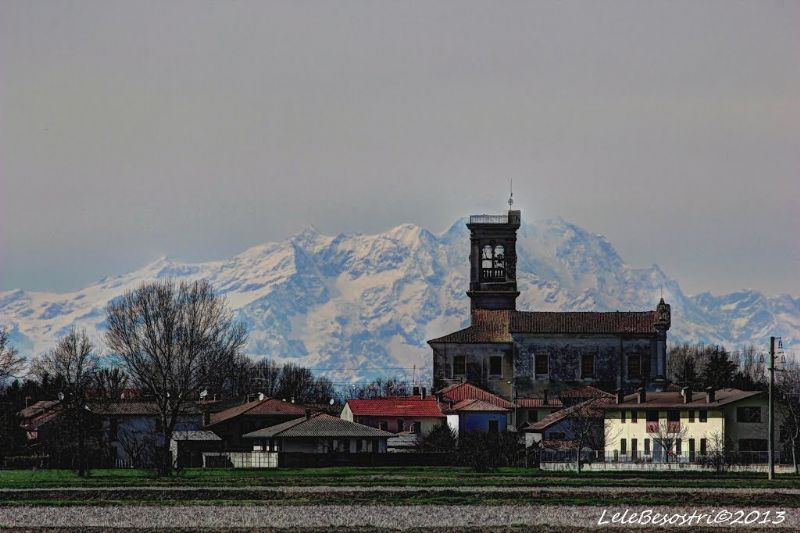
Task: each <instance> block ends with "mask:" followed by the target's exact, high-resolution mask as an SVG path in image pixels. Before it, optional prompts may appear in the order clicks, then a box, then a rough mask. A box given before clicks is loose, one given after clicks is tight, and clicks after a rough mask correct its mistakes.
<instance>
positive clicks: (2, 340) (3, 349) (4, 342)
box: [0, 328, 25, 387]
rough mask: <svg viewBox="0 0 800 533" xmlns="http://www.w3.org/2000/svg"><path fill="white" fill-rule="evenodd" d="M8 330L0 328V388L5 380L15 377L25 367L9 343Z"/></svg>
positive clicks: (22, 360) (23, 360)
mask: <svg viewBox="0 0 800 533" xmlns="http://www.w3.org/2000/svg"><path fill="white" fill-rule="evenodd" d="M9 340H10V339H9V335H8V330H7V329H6V328H0V387H2V386H3V384H4V383H5V382H6V380H7V379H9V378H13V377H16V376H17V375H19V373H20V372H22V370H23V368H24V367H25V359H24V358H23V357H20V355H19V352H18V351H17V349H16V348H14V347H13V346H11V344H10V342H9Z"/></svg>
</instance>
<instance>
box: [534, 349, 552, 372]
mask: <svg viewBox="0 0 800 533" xmlns="http://www.w3.org/2000/svg"><path fill="white" fill-rule="evenodd" d="M549 359H550V355H549V354H548V353H547V352H539V353H537V354H536V373H537V374H547V373H548V372H549V366H550V365H549V362H550V361H549Z"/></svg>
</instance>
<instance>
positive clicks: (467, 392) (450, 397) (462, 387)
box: [437, 383, 513, 409]
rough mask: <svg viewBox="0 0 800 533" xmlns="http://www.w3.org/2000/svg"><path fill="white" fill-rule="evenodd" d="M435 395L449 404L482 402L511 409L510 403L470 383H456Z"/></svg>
mask: <svg viewBox="0 0 800 533" xmlns="http://www.w3.org/2000/svg"><path fill="white" fill-rule="evenodd" d="M437 394H438V395H440V396H441V397H442V400H446V401H448V402H451V403H456V402H460V401H461V400H483V401H486V402H489V403H491V404H494V405H496V406H498V407H502V408H504V409H510V408H511V407H513V405H512V403H511V402H509V401H508V400H505V399H503V398H501V397H500V396H498V395H496V394H492V393H491V392H489V391H485V390H483V389H481V388H480V387H476V386H475V385H473V384H472V383H456V384H455V385H449V386H447V387H445V388H443V389H442V390H440V391H439V392H438V393H437Z"/></svg>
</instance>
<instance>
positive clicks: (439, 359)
mask: <svg viewBox="0 0 800 533" xmlns="http://www.w3.org/2000/svg"><path fill="white" fill-rule="evenodd" d="M513 353H514V349H513V346H512V345H511V344H446V345H445V344H442V345H439V346H434V348H433V386H434V390H440V389H442V388H444V387H446V386H448V385H452V384H454V383H462V382H469V383H473V384H475V385H477V386H479V387H481V388H483V389H486V390H488V391H490V392H493V393H495V394H498V395H500V396H502V397H503V398H511V384H510V383H508V382H509V381H512V380H513V377H514V356H513ZM457 357H463V358H464V365H463V372H461V371H460V369H458V368H456V366H458V364H457V363H456V360H455V358H457ZM492 357H500V358H501V361H502V364H501V372H500V373H499V374H493V373H492V372H491V358H492Z"/></svg>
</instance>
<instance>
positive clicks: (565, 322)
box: [428, 309, 658, 344]
mask: <svg viewBox="0 0 800 533" xmlns="http://www.w3.org/2000/svg"><path fill="white" fill-rule="evenodd" d="M657 320H658V315H657V313H656V312H655V311H641V312H640V311H625V312H620V311H613V312H608V313H599V312H545V311H492V310H487V309H476V310H475V311H473V313H472V324H471V325H470V326H469V327H467V328H464V329H461V330H458V331H456V332H454V333H450V334H449V335H445V336H443V337H439V338H436V339H432V340H430V341H428V342H429V343H444V342H449V343H459V344H497V343H500V344H507V343H510V342H513V338H512V334H513V333H533V334H595V335H600V334H622V333H633V334H640V335H651V334H655V333H656V330H655V328H654V324H655V323H656V321H657Z"/></svg>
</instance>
